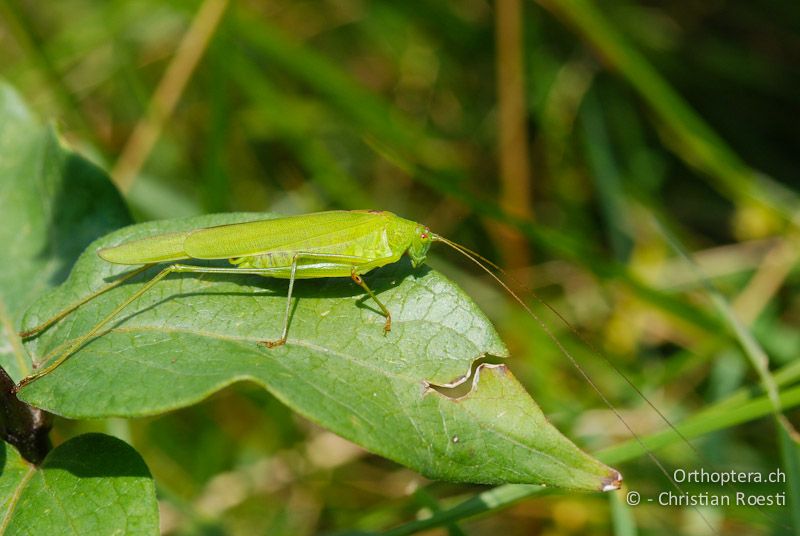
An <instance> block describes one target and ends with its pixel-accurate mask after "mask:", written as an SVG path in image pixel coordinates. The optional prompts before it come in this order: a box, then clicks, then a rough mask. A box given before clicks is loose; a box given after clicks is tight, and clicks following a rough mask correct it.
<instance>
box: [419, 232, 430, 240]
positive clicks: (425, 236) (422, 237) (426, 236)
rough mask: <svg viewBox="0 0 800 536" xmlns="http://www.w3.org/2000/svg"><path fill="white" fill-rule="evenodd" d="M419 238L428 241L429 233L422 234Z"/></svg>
mask: <svg viewBox="0 0 800 536" xmlns="http://www.w3.org/2000/svg"><path fill="white" fill-rule="evenodd" d="M419 237H420V238H421V239H423V240H427V239H428V233H422V234H420V235H419Z"/></svg>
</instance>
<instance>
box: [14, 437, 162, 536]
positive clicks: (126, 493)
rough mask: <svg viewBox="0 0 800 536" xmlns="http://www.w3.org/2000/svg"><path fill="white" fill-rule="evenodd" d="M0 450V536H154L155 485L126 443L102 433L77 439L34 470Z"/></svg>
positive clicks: (139, 458) (55, 450)
mask: <svg viewBox="0 0 800 536" xmlns="http://www.w3.org/2000/svg"><path fill="white" fill-rule="evenodd" d="M3 445H4V449H5V451H4V453H3V454H4V458H5V459H4V463H3V471H2V477H0V501H2V510H0V533H3V534H26V535H31V536H36V535H40V534H41V535H53V534H75V535H85V534H158V505H157V503H156V493H155V486H154V484H153V480H152V478H151V477H150V472H149V471H148V469H147V466H146V465H145V463H144V461H143V460H142V458H141V457H140V456H139V454H138V453H137V452H136V451H135V450H134V449H133V448H131V447H130V446H129V445H127V444H126V443H124V442H122V441H120V440H119V439H116V438H113V437H110V436H106V435H103V434H86V435H82V436H78V437H76V438H74V439H71V440H69V441H67V442H66V443H64V444H62V445H60V446H58V447H57V448H55V449H53V450H52V451H51V452H50V453H49V454H48V455H47V457H46V458H45V460H44V463H42V465H40V466H38V467H37V466H33V465H30V464H28V463H27V462H25V461H24V460H23V459H22V458H21V457H20V455H19V454H18V453H17V451H16V450H14V449H13V448H12V447H10V446H9V445H8V444H5V443H4V444H3Z"/></svg>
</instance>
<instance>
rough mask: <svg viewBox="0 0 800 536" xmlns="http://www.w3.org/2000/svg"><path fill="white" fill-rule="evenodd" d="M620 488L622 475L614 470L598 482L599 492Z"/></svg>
mask: <svg viewBox="0 0 800 536" xmlns="http://www.w3.org/2000/svg"><path fill="white" fill-rule="evenodd" d="M620 487H622V473H620V472H619V471H617V470H616V469H611V472H610V473H609V474H608V476H606V477H605V478H604V479H603V480H601V481H600V491H614V490H618V489H619V488H620Z"/></svg>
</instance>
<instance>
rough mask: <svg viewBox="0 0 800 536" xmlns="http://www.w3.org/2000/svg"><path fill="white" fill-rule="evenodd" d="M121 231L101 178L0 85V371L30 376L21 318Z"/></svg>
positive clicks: (124, 216) (123, 213)
mask: <svg viewBox="0 0 800 536" xmlns="http://www.w3.org/2000/svg"><path fill="white" fill-rule="evenodd" d="M128 223H130V219H129V217H128V213H127V209H126V208H125V206H124V204H123V202H122V199H121V198H120V197H119V195H118V194H117V192H116V190H115V189H114V187H113V186H112V185H111V183H110V181H109V180H108V177H107V176H106V175H105V173H103V172H102V171H101V170H100V169H99V168H97V167H96V166H94V165H92V164H91V163H89V162H88V161H86V160H85V159H83V158H81V157H80V156H78V155H76V154H75V153H73V152H72V151H70V150H69V149H67V148H66V147H64V146H63V145H62V144H61V142H60V140H59V139H58V137H57V135H56V133H55V132H54V131H53V129H52V128H49V127H45V126H42V125H41V124H39V123H38V122H37V121H36V120H35V118H33V117H32V116H31V114H30V112H29V111H28V110H27V108H26V107H25V104H24V103H23V102H22V100H21V99H20V97H19V96H18V95H17V94H16V93H15V92H14V91H13V90H12V89H11V88H10V87H9V86H8V85H6V84H3V83H2V82H0V244H2V247H0V266H2V267H3V269H2V270H0V366H2V367H3V368H4V369H6V371H7V372H8V374H9V375H10V376H11V377H12V378H14V379H16V380H19V379H20V378H22V377H23V376H25V375H26V374H27V373H28V372H29V371H30V361H29V360H28V357H27V356H26V355H25V352H24V350H23V349H22V344H21V342H20V340H19V338H18V337H17V335H16V331H17V328H18V327H19V324H20V320H21V319H22V313H23V312H24V311H25V309H26V308H27V307H28V305H30V303H31V302H32V301H33V299H34V298H35V297H36V296H38V295H39V294H41V292H42V291H43V290H44V289H46V288H48V287H50V286H53V285H55V284H58V283H61V282H62V281H63V280H64V279H65V277H66V275H67V273H68V272H69V269H70V267H71V266H72V264H73V263H74V262H75V259H77V258H78V255H79V254H80V253H81V251H83V250H84V249H85V248H86V246H87V245H88V244H89V242H91V241H92V240H94V239H95V238H97V237H98V236H101V235H103V234H105V233H107V232H108V231H110V230H112V229H116V228H118V227H121V226H123V225H126V224H128Z"/></svg>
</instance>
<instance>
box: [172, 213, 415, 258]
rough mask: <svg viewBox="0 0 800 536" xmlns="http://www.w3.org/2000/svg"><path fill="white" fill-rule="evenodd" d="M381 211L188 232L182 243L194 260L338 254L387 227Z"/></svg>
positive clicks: (300, 217) (387, 220)
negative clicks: (350, 245) (251, 256)
mask: <svg viewBox="0 0 800 536" xmlns="http://www.w3.org/2000/svg"><path fill="white" fill-rule="evenodd" d="M392 219H399V218H397V216H395V215H394V214H392V213H391V212H384V211H366V210H365V211H331V212H316V213H313V214H302V215H298V216H289V217H286V218H276V219H271V220H258V221H252V222H245V223H234V224H231V225H220V226H218V227H208V228H206V229H198V230H196V231H191V232H190V233H189V234H188V236H186V239H185V240H184V242H183V249H184V251H185V252H186V254H187V255H189V256H190V257H192V258H195V259H228V258H232V257H245V256H250V255H261V254H265V253H270V252H278V251H289V252H296V251H306V252H311V251H314V252H325V253H341V252H342V249H343V248H346V247H347V244H348V243H352V242H353V241H355V240H357V239H358V238H359V237H361V236H364V235H365V234H368V233H372V232H376V231H380V230H381V229H384V228H386V225H387V224H389V223H390V221H391V220H392Z"/></svg>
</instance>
